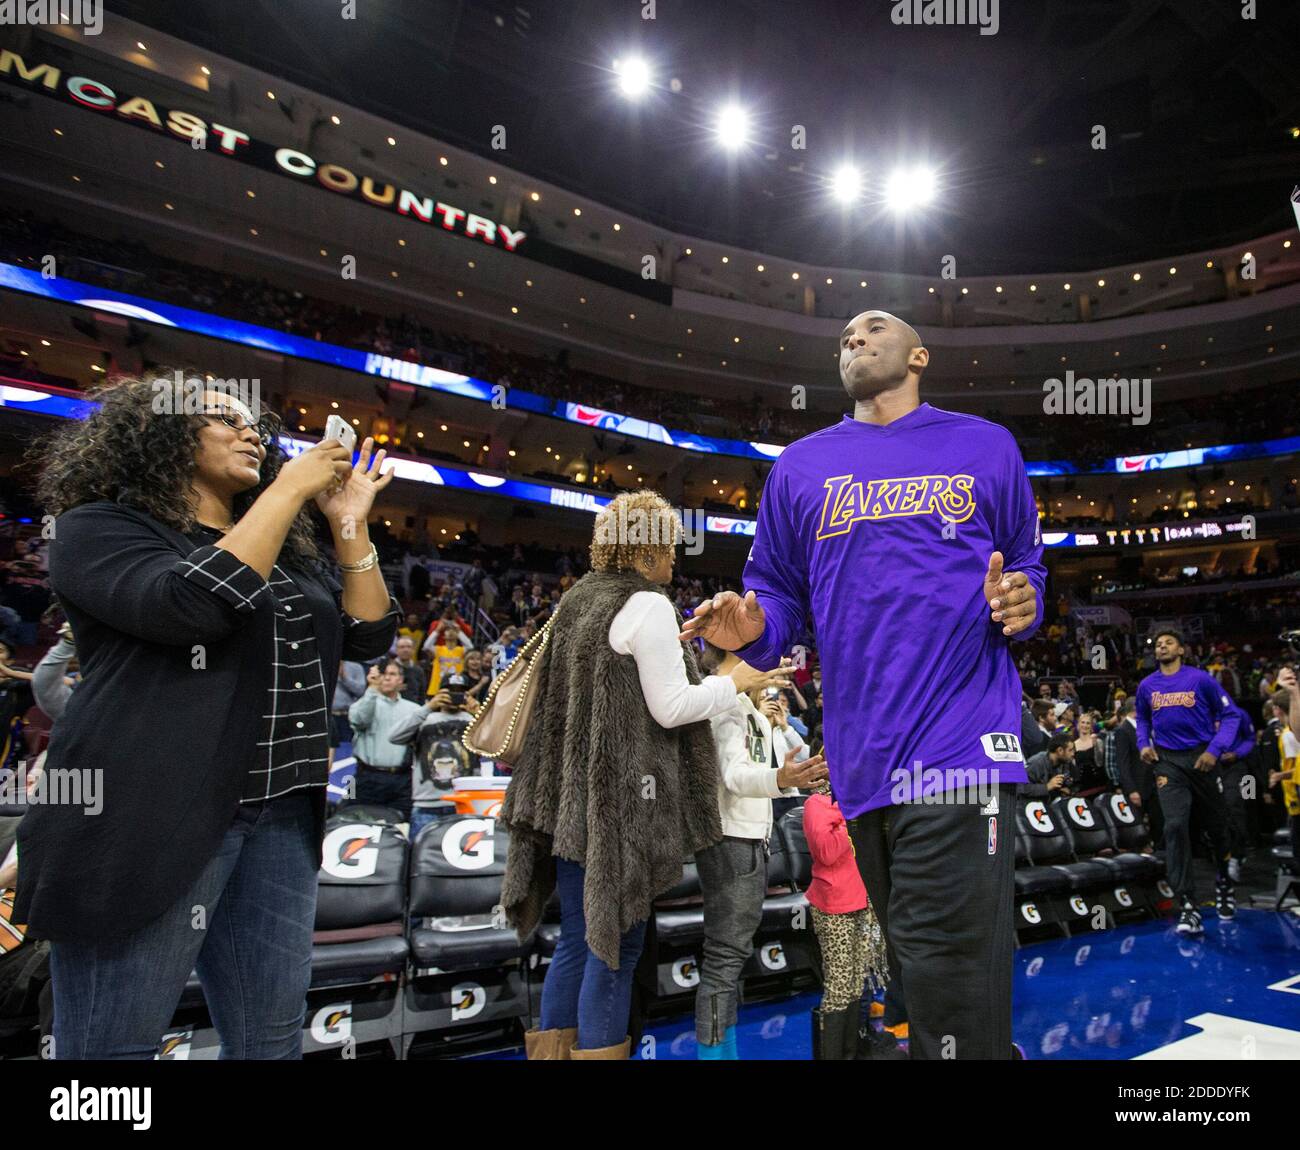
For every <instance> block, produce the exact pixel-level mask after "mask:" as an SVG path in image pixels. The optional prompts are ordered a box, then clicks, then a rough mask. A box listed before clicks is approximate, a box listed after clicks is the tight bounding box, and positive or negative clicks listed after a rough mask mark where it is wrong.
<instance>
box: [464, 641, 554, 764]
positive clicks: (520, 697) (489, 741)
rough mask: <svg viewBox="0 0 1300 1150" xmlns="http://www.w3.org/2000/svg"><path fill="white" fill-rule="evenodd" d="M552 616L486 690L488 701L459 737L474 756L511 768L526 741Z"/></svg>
mask: <svg viewBox="0 0 1300 1150" xmlns="http://www.w3.org/2000/svg"><path fill="white" fill-rule="evenodd" d="M554 621H555V616H554V615H552V616H551V617H550V618H549V619H547V620H546V625H545V626H544V627H543V628H542V629H541V630H540V631H538V632H537V634H535V635H534V636H533V637H532V638H531V639H529V640H528V642H527V643H525V644H524V645H523V647H521V648H520V650H519V654H518V655H516V656H515V657H514V658H513V659H511V660H510V666H508V667H507V668H506V669H505V670H504V671H502V672H501V674H499V675H498V676H497V677H496V681H495V682H494V683H493V684H492V686H491V687H490V688H488V693H487V698H486V699H484V700H483V705H482V706H481V707H480V708H479V709H478V714H477V715H475V716H474V718H473V720H472V721H471V722H470V724H469V726H468V727H466V728H465V730H464V732H462V734H461V736H460V741H461V742H462V743H464V744H465V748H466V749H467V750H469V751H472V752H473V753H474V754H476V755H483V756H485V757H486V758H489V759H497V760H499V761H500V762H503V763H510V764H512V765H513V764H514V763H515V761H516V760H517V759H518V758H519V754H520V752H521V751H522V750H523V747H524V740H525V739H526V738H527V737H528V723H529V720H530V718H531V717H532V713H533V704H534V703H535V702H536V701H537V678H536V676H534V674H533V670H534V668H535V667H536V666H537V663H538V661H539V660H540V659H541V656H542V652H543V651H545V650H546V644H547V643H548V642H549V640H550V638H551V624H552V623H553V622H554Z"/></svg>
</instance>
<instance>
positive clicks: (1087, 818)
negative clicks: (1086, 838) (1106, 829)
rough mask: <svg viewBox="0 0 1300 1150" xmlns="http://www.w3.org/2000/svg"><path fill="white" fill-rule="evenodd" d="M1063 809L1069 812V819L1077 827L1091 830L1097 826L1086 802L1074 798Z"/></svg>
mask: <svg viewBox="0 0 1300 1150" xmlns="http://www.w3.org/2000/svg"><path fill="white" fill-rule="evenodd" d="M1065 809H1066V810H1068V811H1069V812H1070V818H1072V819H1073V820H1074V821H1075V822H1076V823H1078V824H1079V826H1081V827H1087V828H1091V827H1095V826H1096V825H1097V824H1096V823H1095V822H1094V821H1093V818H1092V811H1090V810H1089V809H1088V803H1087V800H1085V799H1081V798H1078V797H1077V796H1076V797H1075V798H1072V799H1071V800H1070V801H1069V802H1068V803H1066V805H1065Z"/></svg>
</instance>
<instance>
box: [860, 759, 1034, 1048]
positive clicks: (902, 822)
mask: <svg viewBox="0 0 1300 1150" xmlns="http://www.w3.org/2000/svg"><path fill="white" fill-rule="evenodd" d="M1015 793H1016V792H1015V787H1014V786H1013V785H1011V784H1006V783H1004V784H1002V785H1000V786H999V787H998V813H997V814H996V815H987V814H981V813H980V804H979V803H978V802H967V803H961V804H957V803H951V804H939V803H935V804H925V803H920V802H917V803H903V804H899V805H897V806H889V807H883V808H880V809H879V810H874V811H868V812H867V813H866V814H865V815H861V816H859V817H858V818H856V819H852V820H850V822H849V836H850V838H851V839H852V840H853V850H854V853H855V854H856V856H857V863H858V870H859V871H860V872H861V874H862V881H863V883H864V885H865V886H866V888H867V897H868V898H870V900H871V905H872V907H873V909H874V910H875V912H876V917H877V919H879V921H880V926H881V929H882V930H883V931H884V934H885V944H886V948H887V951H888V956H889V972H890V980H891V984H893V985H896V986H897V987H898V988H899V989H900V990H901V991H902V992H903V994H904V995H905V997H906V1001H907V1020H908V1034H909V1046H910V1050H911V1056H912V1057H913V1058H961V1059H972V1058H975V1059H978V1058H983V1059H1009V1058H1010V1057H1011V962H1012V951H1013V949H1014V933H1013V926H1012V904H1013V901H1014V893H1015V885H1014V879H1013V875H1012V871H1013V868H1014V866H1015V842H1014V835H1015ZM990 823H992V824H993V829H992V830H990Z"/></svg>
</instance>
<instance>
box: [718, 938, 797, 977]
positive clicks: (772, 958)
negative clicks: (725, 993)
mask: <svg viewBox="0 0 1300 1150" xmlns="http://www.w3.org/2000/svg"><path fill="white" fill-rule="evenodd" d="M758 960H759V962H761V963H762V964H763V965H764V966H765V967H767V969H768V970H784V969H785V968H786V960H785V950H784V948H783V947H782V946H781V944H780V943H779V942H765V943H764V944H763V945H762V946H760V947H759V948H758ZM696 981H697V982H698V981H699V977H698V975H697V976H696Z"/></svg>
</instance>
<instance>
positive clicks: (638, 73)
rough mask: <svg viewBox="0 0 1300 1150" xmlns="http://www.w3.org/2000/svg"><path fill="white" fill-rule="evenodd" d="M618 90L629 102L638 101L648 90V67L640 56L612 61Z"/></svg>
mask: <svg viewBox="0 0 1300 1150" xmlns="http://www.w3.org/2000/svg"><path fill="white" fill-rule="evenodd" d="M614 72H615V73H616V74H617V76H618V90H619V91H620V92H622V93H623V95H625V96H626V97H627V98H628V99H629V100H639V99H640V98H641V97H642V96H644V95H645V94H646V92H648V91H649V90H650V65H649V64H647V63H646V62H645V60H644V59H642V57H640V56H630V57H628V58H627V59H625V60H615V61H614Z"/></svg>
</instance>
